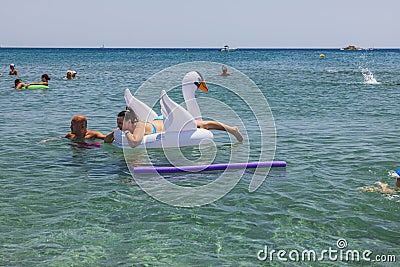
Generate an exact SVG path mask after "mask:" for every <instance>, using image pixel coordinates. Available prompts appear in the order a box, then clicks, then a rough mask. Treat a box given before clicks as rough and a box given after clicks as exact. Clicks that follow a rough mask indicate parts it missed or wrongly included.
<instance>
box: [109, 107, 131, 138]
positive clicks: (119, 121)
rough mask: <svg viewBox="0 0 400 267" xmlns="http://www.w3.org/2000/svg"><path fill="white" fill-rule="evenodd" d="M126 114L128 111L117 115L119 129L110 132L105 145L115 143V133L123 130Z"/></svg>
mask: <svg viewBox="0 0 400 267" xmlns="http://www.w3.org/2000/svg"><path fill="white" fill-rule="evenodd" d="M125 113H126V110H123V111H121V112H120V113H118V115H117V128H115V129H114V130H112V131H111V132H109V133H108V134H107V135H106V136H105V137H104V143H112V142H113V141H114V132H115V131H118V130H122V125H123V124H124V118H125Z"/></svg>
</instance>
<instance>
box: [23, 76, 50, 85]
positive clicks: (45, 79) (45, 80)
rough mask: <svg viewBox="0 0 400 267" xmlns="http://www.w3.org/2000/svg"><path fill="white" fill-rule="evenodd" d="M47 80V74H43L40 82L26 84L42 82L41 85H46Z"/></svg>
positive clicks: (48, 78)
mask: <svg viewBox="0 0 400 267" xmlns="http://www.w3.org/2000/svg"><path fill="white" fill-rule="evenodd" d="M49 81H50V77H49V75H47V74H43V75H42V80H41V81H40V82H33V83H30V84H28V86H29V85H31V84H42V85H47V86H48V85H49Z"/></svg>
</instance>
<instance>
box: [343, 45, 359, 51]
mask: <svg viewBox="0 0 400 267" xmlns="http://www.w3.org/2000/svg"><path fill="white" fill-rule="evenodd" d="M340 50H361V48H360V47H356V46H354V45H349V46H348V47H344V48H340Z"/></svg>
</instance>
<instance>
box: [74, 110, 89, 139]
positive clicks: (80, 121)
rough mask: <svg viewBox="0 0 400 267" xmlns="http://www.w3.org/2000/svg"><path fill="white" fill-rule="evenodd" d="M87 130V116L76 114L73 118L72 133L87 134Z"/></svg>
mask: <svg viewBox="0 0 400 267" xmlns="http://www.w3.org/2000/svg"><path fill="white" fill-rule="evenodd" d="M86 131H87V119H86V117H85V116H82V115H76V116H74V117H72V120H71V133H73V134H75V135H77V136H82V137H83V136H85V135H86Z"/></svg>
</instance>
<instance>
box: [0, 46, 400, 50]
mask: <svg viewBox="0 0 400 267" xmlns="http://www.w3.org/2000/svg"><path fill="white" fill-rule="evenodd" d="M235 48H236V49H237V50H255V49H260V50H262V49H265V50H274V49H276V50H279V49H288V50H290V49H298V50H307V49H309V50H315V49H321V50H336V49H341V48H343V47H250V46H249V47H235ZM0 49H187V50H188V49H192V50H195V49H208V50H210V49H216V50H218V49H221V47H208V46H205V47H180V46H177V47H172V46H167V47H161V46H148V47H145V46H143V47H141V46H104V47H103V46H101V47H100V46H99V47H95V46H0ZM375 49H393V50H396V49H400V47H365V48H364V47H360V50H375Z"/></svg>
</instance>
